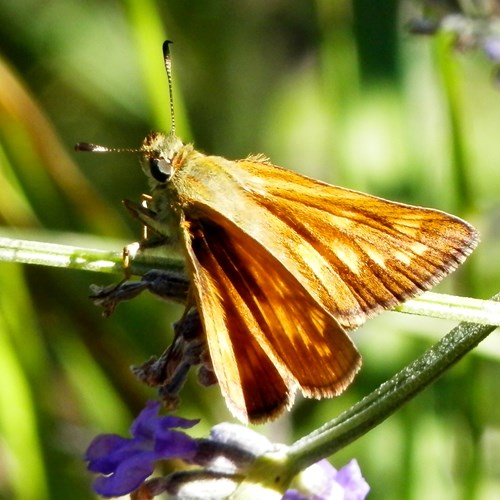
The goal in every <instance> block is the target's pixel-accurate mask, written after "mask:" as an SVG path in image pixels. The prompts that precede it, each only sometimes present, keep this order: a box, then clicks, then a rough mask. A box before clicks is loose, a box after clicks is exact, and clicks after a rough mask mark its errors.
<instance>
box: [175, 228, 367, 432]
mask: <svg viewBox="0 0 500 500" xmlns="http://www.w3.org/2000/svg"><path fill="white" fill-rule="evenodd" d="M181 225H182V229H183V237H184V241H185V244H186V249H187V254H188V269H189V270H190V272H191V274H192V279H193V282H194V287H193V290H194V293H195V294H196V299H197V305H198V309H199V311H200V315H201V318H202V322H203V325H204V329H205V332H206V336H207V342H208V346H209V350H210V356H211V359H212V364H213V367H214V370H215V374H216V376H217V379H218V381H219V384H220V387H221V390H222V393H223V395H224V397H225V399H226V401H227V403H228V407H229V408H230V410H231V411H232V413H233V414H234V415H235V416H236V417H238V418H239V419H240V420H242V421H250V422H254V423H257V422H263V421H266V420H268V419H270V418H274V417H276V416H277V415H278V414H279V413H281V412H282V411H284V410H285V409H286V408H288V407H289V406H290V405H291V404H292V402H293V395H294V392H295V390H296V389H297V388H300V389H301V390H302V392H303V394H304V395H306V396H308V397H317V398H319V397H331V396H334V395H337V394H339V393H341V392H342V391H343V390H344V389H345V388H346V387H347V385H349V383H350V382H351V380H352V378H353V377H354V374H355V373H356V371H357V370H358V368H359V365H360V357H359V354H358V353H357V351H356V349H355V347H354V346H353V344H352V342H351V340H350V339H349V337H348V336H347V335H346V333H345V332H344V331H343V329H342V328H341V327H340V325H339V324H338V323H337V321H336V320H335V319H334V318H333V317H332V316H331V315H330V314H329V313H328V312H326V311H325V310H324V309H323V308H322V307H321V305H320V304H318V303H317V302H316V301H315V300H314V299H313V298H312V297H311V295H310V294H309V293H308V291H307V290H305V288H304V287H303V286H302V285H301V284H300V283H299V282H297V280H296V279H295V278H294V276H293V275H292V274H290V273H289V272H288V271H287V269H285V268H284V266H283V264H282V263H280V262H279V261H277V260H276V259H275V258H274V257H273V256H272V255H271V254H269V253H268V252H267V250H266V249H265V248H263V247H262V246H261V245H260V244H259V243H257V242H256V241H254V240H252V239H251V238H249V237H248V235H246V234H245V233H244V232H243V231H242V230H241V229H239V228H238V227H237V226H232V227H231V228H230V229H227V228H223V227H221V226H219V225H217V224H216V223H214V222H213V221H210V220H207V219H203V218H200V219H196V220H189V219H186V220H184V222H182V224H181Z"/></svg>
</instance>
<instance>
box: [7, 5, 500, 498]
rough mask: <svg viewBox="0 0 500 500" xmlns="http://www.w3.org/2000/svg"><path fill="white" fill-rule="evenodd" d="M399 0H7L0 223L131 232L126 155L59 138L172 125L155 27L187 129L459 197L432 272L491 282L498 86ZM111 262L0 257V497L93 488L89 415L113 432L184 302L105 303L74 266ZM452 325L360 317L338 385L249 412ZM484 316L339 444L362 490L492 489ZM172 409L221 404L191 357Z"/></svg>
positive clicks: (396, 186) (338, 173) (322, 172)
mask: <svg viewBox="0 0 500 500" xmlns="http://www.w3.org/2000/svg"><path fill="white" fill-rule="evenodd" d="M412 4H413V7H412V5H411V4H410V3H409V2H396V1H383V2H373V1H371V0H356V1H348V0H338V1H328V0H316V1H311V0H296V1H294V2H290V1H287V0H253V1H248V0H247V1H240V2H234V1H230V0H220V1H213V0H203V1H201V0H198V1H191V2H186V1H183V0H171V1H168V2H167V1H159V0H158V1H156V2H154V1H153V0H145V1H139V0H128V1H126V0H122V1H119V0H114V1H112V0H110V1H102V0H100V1H98V0H88V1H85V2H81V1H80V2H79V1H76V0H50V1H40V0H22V1H14V0H3V1H2V2H1V3H0V19H1V20H2V21H1V23H0V134H1V135H0V139H1V142H0V175H1V181H0V182H1V195H0V218H1V224H2V226H3V227H2V228H1V229H0V231H1V234H8V235H10V236H15V235H18V236H19V237H23V238H30V239H46V240H48V241H55V242H56V241H60V242H65V243H69V244H75V245H78V244H86V243H88V242H92V244H93V245H94V246H97V247H103V248H112V249H115V250H120V249H121V247H122V245H123V244H124V243H127V242H131V241H134V240H136V239H137V238H138V237H139V236H140V227H139V225H138V224H137V222H136V221H133V220H131V219H130V218H129V217H128V216H127V214H126V213H125V212H124V210H122V208H121V204H120V200H122V199H124V198H128V199H132V200H138V199H139V196H140V194H141V193H143V192H146V190H147V185H146V181H145V178H144V176H143V174H142V172H141V170H140V168H139V167H138V163H137V159H136V157H135V155H125V154H124V155H114V154H109V155H88V154H87V155H86V154H79V155H76V154H74V153H73V150H72V148H73V144H74V143H76V142H79V141H89V142H96V143H100V144H105V145H108V146H117V147H119V146H123V147H137V146H139V145H140V144H141V142H142V139H143V137H144V136H145V135H146V134H147V133H148V132H150V131H151V130H168V129H169V108H168V91H167V84H166V77H165V74H164V68H163V61H162V56H161V43H162V42H163V40H164V39H165V38H169V39H172V40H174V42H175V43H174V45H173V46H172V53H173V72H174V95H175V106H176V118H177V132H178V134H179V135H180V136H181V137H182V138H184V140H186V141H187V140H193V141H195V144H196V147H197V148H198V149H200V150H202V151H205V152H208V153H212V154H218V155H222V156H226V157H228V158H235V159H236V158H242V157H245V156H247V155H248V154H250V153H259V152H263V153H265V154H266V155H269V156H270V157H271V159H272V160H273V162H274V163H276V164H278V165H283V166H287V167H289V168H293V169H296V170H297V171H301V172H304V173H307V174H309V175H312V176H315V177H318V178H321V179H322V180H325V181H329V182H332V183H335V184H339V185H343V186H346V187H349V188H354V189H358V190H362V191H366V192H370V193H372V194H376V195H380V196H384V197H387V198H390V199H394V200H398V201H404V202H408V203H413V204H419V205H425V206H432V207H436V208H439V209H442V210H446V211H450V212H453V213H455V214H457V215H460V216H462V217H465V218H467V219H468V220H469V221H471V222H472V223H474V224H475V225H476V226H477V227H478V229H479V230H480V232H481V235H482V244H481V246H480V248H479V249H478V250H477V251H476V252H475V253H474V255H473V256H472V257H471V258H470V259H469V261H468V262H467V264H466V265H465V266H464V267H463V268H462V269H460V270H459V271H458V272H457V273H455V274H454V275H453V276H452V277H450V278H448V279H447V280H446V281H445V283H444V284H442V285H440V287H438V289H437V290H438V291H444V292H446V293H456V294H460V295H469V296H475V297H478V298H487V297H489V296H491V295H493V294H494V293H496V292H498V290H499V288H500V286H499V285H500V261H499V258H498V254H499V249H500V236H499V226H500V198H499V192H500V168H499V163H500V162H499V160H500V142H499V140H498V138H499V137H500V91H499V89H498V88H497V87H495V84H494V81H493V79H492V78H491V75H492V63H491V62H490V61H488V60H487V58H486V57H485V55H484V54H483V53H482V52H481V51H472V52H468V53H466V54H461V53H457V52H455V51H453V50H452V48H451V44H450V39H449V38H448V37H444V36H439V37H427V38H422V37H415V36H412V35H410V34H408V33H407V32H405V30H404V23H405V22H406V21H407V20H408V19H409V18H410V17H411V16H412V15H414V14H415V12H416V11H415V10H414V7H415V5H414V4H415V2H412ZM1 234H0V235H1ZM90 237H92V238H90ZM87 238H88V239H87ZM110 239H112V240H110ZM118 279H119V277H118V276H116V277H110V276H104V275H92V274H90V273H84V272H78V271H74V270H61V269H46V268H43V269H42V268H36V267H22V266H20V265H14V264H0V282H1V289H0V498H9V499H10V498H16V499H20V500H21V499H22V500H28V499H37V500H44V499H66V498H72V499H75V500H79V499H89V498H93V494H92V492H91V490H90V480H91V477H90V476H89V475H88V474H87V473H86V471H85V465H84V463H83V461H82V454H83V452H84V450H85V448H86V446H87V444H88V443H89V442H90V440H91V439H92V438H93V436H94V435H95V434H97V433H100V432H117V433H127V430H128V426H129V425H130V422H131V421H132V419H133V417H134V416H135V415H136V414H137V413H138V412H139V411H140V409H141V408H142V407H143V405H144V403H145V401H146V400H147V399H148V398H152V397H154V395H155V394H154V392H153V391H152V390H150V389H148V388H146V387H143V386H141V385H140V384H139V382H138V381H136V380H135V379H134V377H133V376H132V374H131V373H130V372H129V369H128V367H129V366H130V365H132V364H140V363H141V362H143V361H145V360H146V359H147V358H148V357H149V356H151V355H153V354H159V353H160V352H161V351H162V350H163V349H164V348H165V347H166V345H167V344H168V342H169V339H170V338H171V330H170V325H171V323H172V322H173V321H175V319H176V318H177V317H178V316H179V314H180V309H179V308H176V307H174V306H172V307H170V306H168V305H165V304H163V303H161V302H159V301H157V300H155V299H153V298H152V297H151V296H144V297H140V298H139V299H137V300H135V301H132V302H130V303H126V304H124V305H122V306H120V307H119V308H118V310H117V311H116V313H115V314H114V315H113V316H112V317H111V318H109V319H104V318H102V317H101V312H100V311H99V310H98V309H97V308H96V307H94V306H93V305H92V304H91V302H90V301H89V300H88V298H87V296H88V293H89V292H88V290H89V285H90V284H91V283H99V284H106V283H111V282H112V281H113V280H114V281H116V280H118ZM451 326H453V324H452V323H448V322H445V321H440V320H434V319H428V318H416V317H413V316H405V315H402V314H396V313H385V314H384V315H382V316H381V317H379V318H377V319H375V320H373V321H370V322H369V323H368V324H367V325H366V326H364V327H363V328H362V329H360V330H359V331H358V332H356V333H355V334H354V339H355V341H356V343H357V344H358V346H359V348H360V350H361V352H362V354H363V357H364V367H363V369H362V371H361V373H360V375H359V376H358V378H357V380H356V381H355V383H354V384H353V385H352V387H351V388H349V390H348V391H347V392H346V393H345V394H344V395H343V396H341V397H340V398H337V399H335V400H331V401H321V402H316V401H304V400H302V399H299V400H298V401H297V402H296V404H295V406H294V409H293V412H291V413H290V414H288V415H286V416H284V417H283V418H281V419H280V420H279V421H278V422H276V423H274V424H272V425H269V426H265V427H261V430H262V432H266V433H268V434H269V435H270V436H271V437H272V439H273V440H275V441H282V442H285V443H291V442H292V441H293V440H294V439H296V438H298V437H300V436H302V435H304V434H305V433H307V432H309V431H311V430H313V429H314V428H315V427H316V426H318V425H320V424H321V423H324V422H325V421H327V420H328V419H331V418H332V417H334V416H335V415H337V414H338V413H340V412H341V411H342V410H343V409H344V408H346V407H348V406H349V405H351V404H352V403H354V402H356V401H358V400H359V399H360V398H361V397H362V396H363V395H365V394H367V393H369V392H370V391H372V390H373V389H375V388H376V387H377V386H378V385H379V384H380V383H381V382H383V381H384V380H386V379H388V378H389V377H391V376H392V375H393V374H394V373H395V372H396V371H398V370H399V369H400V368H402V367H403V366H405V365H406V364H407V363H409V362H410V361H411V360H412V359H414V358H415V357H417V356H418V355H420V354H421V353H422V352H423V351H424V350H425V349H426V348H427V347H428V346H429V345H431V343H432V342H434V341H435V340H437V339H438V338H440V337H442V336H443V335H444V334H445V333H446V332H447V331H448V330H449V329H450V328H451ZM497 337H498V335H497V334H493V336H492V338H491V339H488V341H487V342H485V344H484V345H482V346H480V347H479V348H478V349H477V350H476V351H475V352H474V353H472V354H471V355H469V356H468V357H467V358H466V359H464V360H463V361H462V362H461V363H459V365H457V366H456V367H455V368H454V369H453V370H451V371H450V372H449V373H447V374H446V375H445V376H444V377H443V378H442V379H441V380H439V381H438V382H437V383H435V384H434V385H433V386H432V388H430V389H428V390H427V391H425V393H423V394H422V395H420V396H419V397H418V398H416V399H415V400H414V401H412V402H411V403H409V404H408V405H407V407H406V408H405V409H403V410H402V411H400V412H399V413H398V414H396V415H394V416H392V417H391V418H389V419H388V420H387V421H386V422H384V423H383V424H382V425H380V426H379V427H378V428H376V429H374V430H372V431H371V432H370V433H369V434H368V435H366V436H364V437H363V438H362V439H360V440H359V441H357V442H356V443H354V444H352V445H350V446H348V447H347V448H346V449H344V450H343V451H342V452H341V453H339V454H338V455H336V456H335V457H333V459H332V462H333V463H334V465H336V466H338V467H340V466H342V465H343V464H344V463H345V462H347V461H348V460H350V458H352V457H356V458H357V459H358V461H359V463H360V465H361V468H362V470H363V473H364V475H365V477H366V478H367V480H368V482H369V483H370V485H371V487H372V493H371V494H370V497H369V498H372V499H382V498H383V499H385V500H391V499H398V500H399V499H422V498H426V499H434V498H435V499H490V498H491V499H493V498H500V405H499V404H498V401H499V400H500V386H499V384H498V382H497V381H498V376H499V372H500V364H499V359H500V346H499V342H498V338H497ZM495 338H496V339H495ZM179 413H180V414H181V415H182V416H184V417H187V418H196V417H200V416H201V417H202V418H203V421H202V424H200V426H198V428H197V431H196V432H198V433H199V435H206V433H207V432H208V429H209V428H210V426H211V425H213V424H215V423H217V422H220V421H222V420H224V419H230V415H229V414H228V413H227V411H226V409H225V406H224V402H223V401H222V399H221V397H220V394H219V391H218V388H217V387H213V388H210V389H201V388H199V387H198V386H197V384H196V381H195V380H194V377H193V380H190V381H189V384H188V386H187V387H186V388H185V389H184V391H183V405H182V407H181V410H180V412H179Z"/></svg>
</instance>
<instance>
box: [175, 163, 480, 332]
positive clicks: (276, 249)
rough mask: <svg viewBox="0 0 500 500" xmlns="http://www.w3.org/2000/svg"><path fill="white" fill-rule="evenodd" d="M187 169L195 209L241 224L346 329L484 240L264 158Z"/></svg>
mask: <svg viewBox="0 0 500 500" xmlns="http://www.w3.org/2000/svg"><path fill="white" fill-rule="evenodd" d="M207 172H209V173H212V174H213V172H216V173H217V175H212V174H210V175H211V176H210V177H207V176H208V175H209V174H207ZM181 175H185V176H188V177H189V182H186V183H185V184H186V185H189V186H190V187H191V188H195V192H196V196H192V193H191V192H189V193H183V192H182V189H181V192H180V195H181V198H182V200H183V203H184V204H185V206H186V207H187V210H188V211H192V212H197V213H201V214H203V215H204V216H206V218H209V219H211V220H213V221H215V222H216V223H217V224H218V225H220V226H221V227H223V228H226V229H229V228H230V227H235V226H236V227H239V228H240V229H241V230H242V231H243V232H244V233H246V234H247V235H248V236H249V237H250V238H251V239H252V240H255V241H256V242H258V243H259V244H260V246H261V247H263V248H265V249H266V250H267V251H268V252H269V253H270V254H272V255H273V256H274V257H275V259H276V260H277V261H279V262H281V263H282V264H283V265H284V267H285V268H286V269H287V270H288V271H289V272H290V273H291V274H293V276H294V277H295V278H296V279H297V281H299V282H300V283H301V284H302V285H303V286H304V288H305V289H306V290H307V291H308V292H309V294H310V295H311V296H312V297H314V299H315V300H316V301H317V302H318V303H319V304H320V305H321V306H322V307H323V308H325V309H326V310H327V311H328V312H329V313H330V314H331V315H332V316H334V317H335V318H336V319H337V321H338V322H339V324H340V325H341V326H342V327H344V328H346V329H353V328H356V327H358V326H359V325H361V324H362V323H364V322H365V321H366V319H367V318H369V317H371V316H374V315H375V314H377V313H378V312H380V311H382V310H384V309H387V308H391V307H393V306H395V305H396V304H398V303H401V302H402V301H404V300H406V299H408V298H411V297H414V296H415V295H418V294H419V293H421V292H422V291H424V290H428V289H429V288H431V287H432V286H433V285H435V284H436V283H437V282H438V281H440V280H441V279H442V278H443V277H444V276H446V275H447V274H449V273H450V272H451V271H452V270H454V269H455V268H456V267H457V266H458V265H459V264H460V263H461V262H463V260H465V258H466V257H467V255H469V253H470V252H471V251H472V249H473V248H474V247H475V246H476V244H477V241H478V236H477V233H476V231H475V230H474V228H473V227H472V226H470V225H469V224H468V223H466V222H464V221H462V220H461V219H459V218H457V217H454V216H452V215H449V214H446V213H444V212H441V211H438V210H432V209H426V208H420V207H414V206H409V205H404V204H400V203H395V202H391V201H387V200H384V199H381V198H377V197H374V196H370V195H367V194H363V193H359V192H356V191H352V190H348V189H344V188H339V187H336V186H332V185H329V184H325V183H322V182H320V181H316V180H314V179H310V178H308V177H305V176H303V175H300V174H297V173H294V172H291V171H289V170H285V169H281V168H279V167H276V166H273V165H271V164H269V163H265V162H264V161H263V159H262V158H254V159H252V158H249V159H247V160H241V161H237V162H230V161H228V160H224V159H222V158H215V157H203V161H201V162H199V163H198V162H196V161H192V162H190V165H189V169H186V170H185V172H182V174H181ZM221 193H223V195H222V196H221Z"/></svg>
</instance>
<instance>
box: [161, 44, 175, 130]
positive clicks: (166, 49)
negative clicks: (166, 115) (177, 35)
mask: <svg viewBox="0 0 500 500" xmlns="http://www.w3.org/2000/svg"><path fill="white" fill-rule="evenodd" d="M171 43H173V42H172V41H171V40H166V41H165V42H163V61H164V63H165V70H166V71H167V80H168V94H169V96H170V123H171V132H170V133H171V134H172V135H175V114H174V92H173V84H172V58H171V57H170V44H171Z"/></svg>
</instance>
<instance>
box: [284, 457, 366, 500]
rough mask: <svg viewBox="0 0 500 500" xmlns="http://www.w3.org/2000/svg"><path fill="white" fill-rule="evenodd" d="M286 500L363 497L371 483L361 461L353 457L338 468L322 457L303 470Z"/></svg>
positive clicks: (354, 498)
mask: <svg viewBox="0 0 500 500" xmlns="http://www.w3.org/2000/svg"><path fill="white" fill-rule="evenodd" d="M294 483H295V484H294V486H296V488H293V489H289V490H287V491H286V493H285V495H284V496H283V500H364V498H366V496H367V495H368V492H369V491H370V486H368V483H367V482H366V481H365V479H364V478H363V476H362V475H361V470H360V468H359V465H358V462H357V461H356V460H351V461H350V462H349V463H348V464H347V465H344V467H342V468H341V469H339V470H337V469H335V467H333V465H332V464H330V462H328V460H320V461H319V462H317V463H315V464H313V465H311V466H310V467H308V468H307V469H305V470H304V471H302V472H301V473H300V474H299V475H298V476H297V478H296V479H295V480H294Z"/></svg>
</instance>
